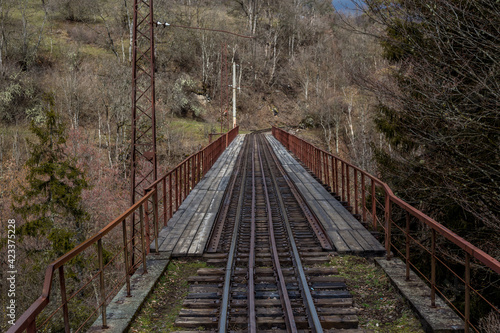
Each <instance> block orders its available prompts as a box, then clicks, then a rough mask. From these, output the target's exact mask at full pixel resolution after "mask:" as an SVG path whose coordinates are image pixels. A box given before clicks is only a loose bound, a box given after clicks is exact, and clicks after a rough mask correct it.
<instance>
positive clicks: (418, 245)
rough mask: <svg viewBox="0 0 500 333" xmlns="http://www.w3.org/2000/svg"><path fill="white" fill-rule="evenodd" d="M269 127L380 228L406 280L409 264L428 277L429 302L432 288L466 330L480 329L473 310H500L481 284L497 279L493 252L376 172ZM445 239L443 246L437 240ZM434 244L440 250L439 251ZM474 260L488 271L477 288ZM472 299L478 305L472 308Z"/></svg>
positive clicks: (356, 211) (351, 207) (357, 212)
mask: <svg viewBox="0 0 500 333" xmlns="http://www.w3.org/2000/svg"><path fill="white" fill-rule="evenodd" d="M272 133H273V136H274V137H276V139H278V141H280V142H281V143H282V144H283V146H285V147H286V148H287V149H288V150H289V151H291V152H292V153H293V154H294V155H295V156H296V157H297V158H298V159H299V160H301V161H302V163H304V165H305V166H306V167H307V168H308V169H310V170H311V171H312V173H314V175H315V176H316V177H317V178H318V179H319V181H320V182H322V183H323V184H324V185H327V186H328V187H329V188H330V190H331V192H332V194H333V195H335V196H336V198H337V199H338V200H340V201H341V202H342V203H343V204H344V205H345V206H347V208H348V209H349V210H351V211H352V213H353V214H354V215H355V216H356V217H357V218H358V219H360V220H362V221H363V222H365V223H370V224H371V226H372V227H373V229H375V230H377V229H380V230H383V232H384V243H385V248H386V251H387V259H390V257H391V255H392V254H391V251H394V252H395V253H396V254H397V255H399V256H400V257H401V258H403V259H404V261H405V263H406V279H407V280H408V279H409V277H410V267H411V268H413V269H414V270H415V271H417V272H418V274H419V275H420V276H421V277H422V278H423V279H424V280H425V281H427V283H428V284H429V285H430V288H431V293H430V306H432V307H434V306H435V298H436V292H437V293H439V294H440V295H441V296H442V297H443V298H444V299H445V300H446V301H447V303H449V304H450V306H451V307H452V308H453V309H454V310H455V312H457V313H458V314H459V315H460V316H461V317H462V319H463V320H464V322H465V331H466V332H469V331H470V329H473V330H474V331H476V332H479V327H478V322H479V318H473V317H471V313H474V314H476V313H479V312H481V313H484V312H485V308H486V309H488V310H487V311H489V313H493V314H496V315H499V314H500V310H499V304H498V303H499V299H498V298H497V299H492V300H490V299H488V297H489V296H490V295H488V296H487V295H485V294H486V292H485V291H483V292H480V289H481V290H486V287H487V286H488V284H490V285H491V284H492V283H497V285H498V280H499V279H500V263H499V262H498V261H497V260H496V259H495V258H493V257H491V256H489V255H488V254H486V253H485V252H483V251H482V250H480V249H479V248H477V247H476V246H474V245H472V244H471V243H469V242H468V241H466V240H465V239H463V238H462V237H460V236H458V235H457V234H455V233H454V232H452V231H451V230H449V229H447V228H446V227H444V226H443V225H441V224H440V223H438V222H436V221H435V220H434V219H432V218H430V217H429V216H427V215H426V214H424V213H422V212H421V211H419V210H418V209H416V208H415V207H413V206H411V205H409V204H408V203H406V202H405V201H403V200H401V199H400V198H398V197H396V196H395V195H394V194H393V192H392V190H391V189H390V188H389V186H388V185H387V184H386V183H384V182H382V181H381V180H379V179H378V178H376V177H374V176H372V175H370V174H368V173H367V172H365V171H363V170H361V169H360V168H358V167H356V166H354V165H352V164H350V163H349V162H346V161H345V160H343V159H341V158H338V157H336V156H334V155H332V154H330V153H328V152H326V151H324V150H322V149H319V148H317V147H315V146H313V145H311V144H310V143H308V142H306V141H304V140H302V139H300V138H298V137H297V136H295V135H293V134H290V133H288V132H285V131H283V130H282V129H279V128H277V127H273V129H272ZM422 235H424V236H422ZM438 235H439V236H441V237H440V238H438ZM444 243H446V246H441V244H444ZM438 246H439V249H440V250H441V251H437V250H438ZM445 249H447V250H446V251H447V252H446V251H445ZM417 253H419V255H418V256H417ZM420 253H426V254H428V256H426V257H425V256H421V255H420ZM412 254H413V256H414V258H413V260H412ZM415 256H417V257H415ZM450 261H452V262H453V264H450V263H449V262H450ZM422 263H425V265H424V268H422ZM472 266H474V268H475V269H476V270H481V271H482V272H483V276H487V277H489V278H488V281H486V282H484V281H483V283H482V284H481V287H480V288H474V287H473V281H471V267H472ZM429 275H430V276H429ZM450 277H451V279H452V280H454V281H455V283H458V282H461V283H462V284H463V286H464V290H463V297H462V299H459V297H457V296H456V295H453V294H454V292H456V290H460V288H456V287H455V288H454V290H453V292H452V293H450V290H447V287H445V282H444V281H443V280H444V279H446V278H448V279H449V278H450ZM448 285H449V283H448ZM485 286H486V287H485ZM497 292H498V290H497ZM451 298H455V299H454V300H452V299H451ZM457 300H458V301H457ZM472 305H474V306H476V307H477V308H475V309H473V308H472ZM479 308H481V309H479Z"/></svg>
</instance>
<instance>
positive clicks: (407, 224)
mask: <svg viewBox="0 0 500 333" xmlns="http://www.w3.org/2000/svg"><path fill="white" fill-rule="evenodd" d="M405 234H406V254H405V257H406V258H405V259H406V281H410V213H408V211H407V212H406V228H405Z"/></svg>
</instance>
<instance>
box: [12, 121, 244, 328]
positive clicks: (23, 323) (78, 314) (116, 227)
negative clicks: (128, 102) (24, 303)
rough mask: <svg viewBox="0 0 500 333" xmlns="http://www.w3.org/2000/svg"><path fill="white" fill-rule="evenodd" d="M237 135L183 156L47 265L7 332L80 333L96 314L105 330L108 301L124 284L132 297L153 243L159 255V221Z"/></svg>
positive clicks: (169, 214)
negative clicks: (130, 224)
mask: <svg viewBox="0 0 500 333" xmlns="http://www.w3.org/2000/svg"><path fill="white" fill-rule="evenodd" d="M237 135H238V128H234V129H233V130H231V131H229V132H228V133H226V134H225V135H223V136H221V137H220V138H218V139H217V140H215V141H214V142H212V143H211V144H209V145H208V146H207V147H205V148H204V149H202V150H201V151H199V152H197V153H195V154H193V155H191V156H189V157H188V158H186V159H185V160H184V161H182V162H181V163H180V164H179V165H178V166H177V167H175V168H174V169H173V170H171V171H170V172H168V173H167V174H166V175H164V176H163V177H161V178H160V179H158V180H157V181H156V182H155V183H153V184H152V185H151V186H150V187H149V188H148V189H146V190H145V194H144V196H143V197H142V198H141V199H140V200H138V201H137V202H136V203H135V204H134V205H133V206H131V207H130V208H129V209H127V211H125V212H124V213H123V214H121V215H120V216H119V217H118V218H116V219H115V220H114V221H112V222H111V223H109V224H108V225H106V226H105V227H104V228H103V229H101V230H100V231H99V232H98V233H97V234H95V235H93V236H92V237H90V238H89V239H87V240H86V241H84V242H83V243H81V244H80V245H78V246H77V247H76V248H74V249H73V250H71V251H69V252H68V253H66V254H64V255H63V256H62V257H60V258H58V259H57V260H55V261H54V262H52V263H51V264H50V265H49V266H48V267H47V269H46V271H45V280H44V283H43V290H42V295H41V296H40V297H39V298H38V299H37V300H36V301H35V302H34V303H33V304H31V306H30V307H29V308H28V309H27V310H26V311H25V312H24V313H23V314H22V315H21V317H19V319H18V320H17V321H16V322H15V325H13V326H11V327H10V328H9V330H8V331H7V332H8V333H16V332H23V331H27V332H37V331H61V330H64V331H65V332H68V333H69V332H79V331H82V330H84V329H86V328H88V326H89V325H90V324H91V323H92V321H91V320H92V319H93V318H94V319H95V318H97V316H98V315H99V314H100V315H101V319H102V326H103V328H105V327H107V321H106V308H107V305H108V304H109V302H110V301H111V300H112V299H113V297H114V296H115V295H116V294H117V293H118V291H119V290H120V289H121V287H122V286H123V285H126V291H127V296H131V295H132V293H133V286H131V284H130V276H131V274H132V273H133V272H134V270H135V268H142V270H143V272H147V269H148V267H147V261H146V254H147V253H148V252H149V246H150V244H151V240H152V239H154V242H155V244H154V246H155V249H156V252H157V253H158V241H157V235H158V229H159V225H160V223H161V222H162V223H163V225H167V222H168V220H169V219H170V218H171V217H172V215H173V214H174V213H175V211H176V210H177V209H178V208H179V206H180V204H181V203H182V201H183V200H184V199H185V198H186V197H187V195H188V194H189V192H190V191H191V190H192V189H193V188H194V186H195V185H196V184H197V183H198V182H199V181H200V179H201V178H202V177H203V176H204V175H205V174H206V173H207V171H208V170H210V168H211V167H212V166H213V164H214V163H215V161H216V160H217V158H218V157H219V156H220V155H221V154H222V152H223V151H224V150H225V149H226V147H227V146H228V145H229V144H230V143H231V142H232V141H233V140H234V138H235V137H236V136H237ZM159 211H161V217H160V216H159ZM136 213H137V214H138V217H139V224H140V232H139V233H138V234H137V235H136V236H134V237H131V236H130V235H131V232H130V230H128V231H127V219H128V218H130V217H131V216H132V214H136ZM161 220H163V221H161ZM133 243H134V244H139V246H140V247H141V255H140V258H138V260H136V263H135V264H134V267H132V261H131V258H130V257H131V252H130V251H131V248H132V244H133Z"/></svg>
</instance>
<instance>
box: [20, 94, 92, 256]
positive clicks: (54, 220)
mask: <svg viewBox="0 0 500 333" xmlns="http://www.w3.org/2000/svg"><path fill="white" fill-rule="evenodd" d="M46 102H47V103H48V107H47V108H46V109H45V110H44V115H43V118H44V119H45V121H44V122H43V123H41V124H40V125H38V124H36V123H35V121H32V123H31V127H30V129H31V131H32V132H33V134H34V135H35V136H36V138H37V139H38V142H29V146H30V148H31V153H30V157H29V158H28V160H27V161H26V167H27V168H28V175H27V177H26V181H27V186H21V189H22V190H21V193H13V197H14V202H15V203H14V204H13V210H14V211H15V212H16V213H18V214H20V215H21V216H22V217H23V218H24V220H25V221H26V223H24V224H23V225H22V226H21V227H20V228H19V235H20V236H21V237H22V236H33V237H37V236H40V235H48V236H47V238H48V239H49V240H50V241H51V242H52V250H53V252H54V253H55V254H63V253H65V252H67V251H68V250H70V249H71V248H73V247H74V246H75V243H76V242H80V241H82V240H83V238H84V234H83V224H84V222H85V221H86V220H87V219H88V214H87V213H86V212H85V211H84V210H83V208H82V204H81V194H82V191H83V190H84V189H87V188H88V187H89V185H88V184H87V181H86V179H85V175H84V173H83V172H82V171H81V170H79V169H78V168H77V167H76V163H75V161H74V160H73V159H72V158H71V157H69V156H68V155H67V154H66V153H65V151H64V146H65V143H66V134H65V128H64V125H63V124H62V123H61V121H60V120H59V117H58V115H57V114H56V113H55V112H54V110H53V109H52V108H53V100H52V98H51V97H48V98H46Z"/></svg>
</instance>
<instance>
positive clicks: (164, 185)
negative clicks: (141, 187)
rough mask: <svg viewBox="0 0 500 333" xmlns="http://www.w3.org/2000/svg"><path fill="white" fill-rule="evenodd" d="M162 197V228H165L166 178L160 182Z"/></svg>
mask: <svg viewBox="0 0 500 333" xmlns="http://www.w3.org/2000/svg"><path fill="white" fill-rule="evenodd" d="M161 186H162V195H163V226H164V227H166V226H167V207H168V205H167V177H163V179H162V180H161Z"/></svg>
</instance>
